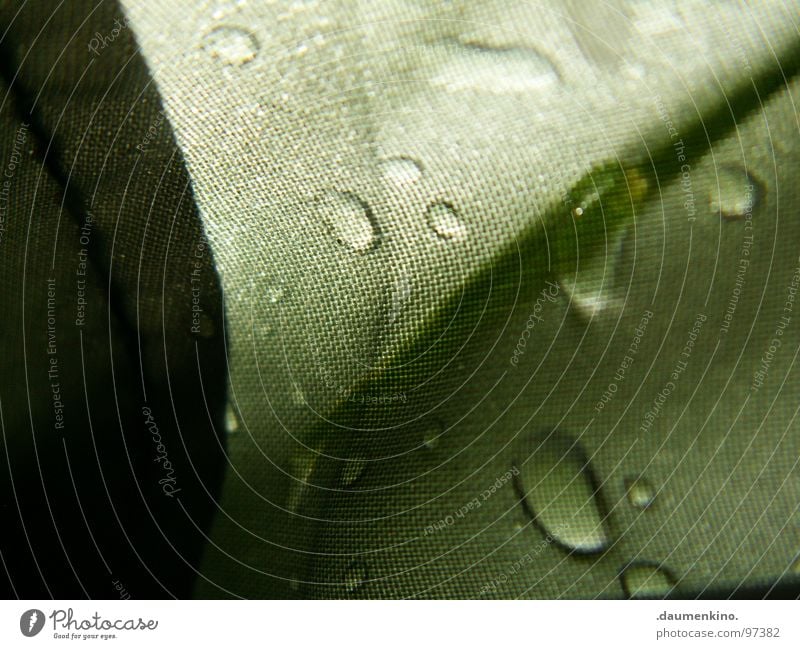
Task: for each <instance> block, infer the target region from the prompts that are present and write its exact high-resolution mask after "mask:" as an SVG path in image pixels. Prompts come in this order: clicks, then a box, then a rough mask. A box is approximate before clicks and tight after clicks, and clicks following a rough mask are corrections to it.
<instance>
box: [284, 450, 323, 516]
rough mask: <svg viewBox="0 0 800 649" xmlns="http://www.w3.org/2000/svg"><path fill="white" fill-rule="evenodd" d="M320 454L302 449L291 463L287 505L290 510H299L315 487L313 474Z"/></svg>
mask: <svg viewBox="0 0 800 649" xmlns="http://www.w3.org/2000/svg"><path fill="white" fill-rule="evenodd" d="M318 459H319V455H318V454H317V453H313V452H311V451H308V450H304V451H301V452H300V453H298V455H297V456H296V457H294V458H292V459H291V461H290V463H289V481H290V485H289V495H288V498H287V500H286V507H287V509H289V510H290V511H293V512H296V511H298V510H299V508H300V506H301V505H302V503H303V501H304V500H305V497H306V494H308V492H309V491H311V489H312V488H313V485H311V483H310V481H311V476H312V475H313V473H314V469H315V468H316V466H317V460H318Z"/></svg>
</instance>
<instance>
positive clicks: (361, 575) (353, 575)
mask: <svg viewBox="0 0 800 649" xmlns="http://www.w3.org/2000/svg"><path fill="white" fill-rule="evenodd" d="M366 580H367V566H366V565H365V564H364V562H363V561H361V560H358V559H357V560H355V561H353V562H352V563H351V564H350V565H349V566H348V567H347V570H346V571H345V573H344V587H345V589H346V590H347V592H348V593H354V592H356V591H357V590H358V589H359V588H361V587H362V586H363V585H364V582H365V581H366Z"/></svg>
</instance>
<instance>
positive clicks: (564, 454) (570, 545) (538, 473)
mask: <svg viewBox="0 0 800 649" xmlns="http://www.w3.org/2000/svg"><path fill="white" fill-rule="evenodd" d="M518 453H520V454H521V456H518V460H517V464H516V466H517V468H518V469H519V473H518V474H517V475H516V476H515V478H514V482H515V486H516V489H517V492H518V495H519V496H520V498H521V499H523V504H524V506H525V508H526V511H527V512H528V514H529V515H530V516H531V517H532V518H533V520H534V522H535V523H536V525H538V526H539V527H540V528H541V529H542V530H543V531H544V532H546V533H547V535H548V538H552V539H553V540H554V541H555V542H556V543H558V544H559V545H561V546H562V547H564V548H566V549H568V550H570V551H573V552H577V553H580V554H592V553H597V552H602V551H603V550H605V549H606V548H607V547H608V545H609V543H610V535H609V532H608V530H607V526H606V517H605V516H604V514H603V507H602V504H601V502H600V498H599V494H598V487H597V484H598V482H597V480H596V478H595V476H594V473H593V471H592V468H591V465H590V463H589V460H588V459H587V457H586V455H585V453H584V452H583V449H582V448H581V446H580V444H579V442H578V441H577V440H576V439H574V438H573V437H571V436H569V435H565V434H563V433H559V432H557V431H554V432H553V433H545V434H541V435H535V436H532V437H530V438H528V440H527V441H526V442H525V443H524V447H523V448H521V449H519V450H518Z"/></svg>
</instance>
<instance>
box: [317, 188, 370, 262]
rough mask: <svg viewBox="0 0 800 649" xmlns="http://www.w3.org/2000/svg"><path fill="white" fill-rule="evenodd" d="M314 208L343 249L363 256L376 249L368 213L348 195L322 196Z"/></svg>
mask: <svg viewBox="0 0 800 649" xmlns="http://www.w3.org/2000/svg"><path fill="white" fill-rule="evenodd" d="M318 206H319V210H320V214H321V216H322V219H323V220H324V221H325V223H326V224H327V225H328V228H329V230H330V231H331V233H332V234H333V236H334V237H336V241H338V242H339V243H340V244H342V245H343V246H347V247H349V248H352V249H353V250H355V251H356V252H367V251H368V250H371V249H373V248H375V247H376V246H377V245H378V243H379V241H380V238H379V233H378V228H377V225H376V224H375V221H374V218H373V215H372V210H371V209H370V207H369V205H367V204H366V203H365V202H364V201H362V200H361V199H360V198H359V197H358V196H356V195H355V194H353V193H352V192H337V191H330V192H326V193H325V194H323V195H322V196H321V197H320V198H319V200H318Z"/></svg>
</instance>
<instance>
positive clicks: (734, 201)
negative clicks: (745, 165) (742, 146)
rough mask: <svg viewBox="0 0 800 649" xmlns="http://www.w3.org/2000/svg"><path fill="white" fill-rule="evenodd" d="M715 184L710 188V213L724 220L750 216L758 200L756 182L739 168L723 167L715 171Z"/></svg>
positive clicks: (758, 189) (758, 188)
mask: <svg viewBox="0 0 800 649" xmlns="http://www.w3.org/2000/svg"><path fill="white" fill-rule="evenodd" d="M717 183H718V185H719V188H718V187H717V186H716V185H713V186H712V189H711V196H710V203H711V211H712V213H714V214H718V215H719V216H721V217H723V218H724V219H728V220H731V221H732V220H736V219H743V218H745V217H746V216H752V214H753V210H754V209H755V206H756V203H757V202H758V199H759V193H760V187H759V184H758V182H757V181H756V180H755V179H754V178H753V177H752V176H751V175H750V174H748V173H747V172H746V171H745V170H744V169H742V168H740V167H729V166H723V167H720V168H719V169H718V170H717Z"/></svg>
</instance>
